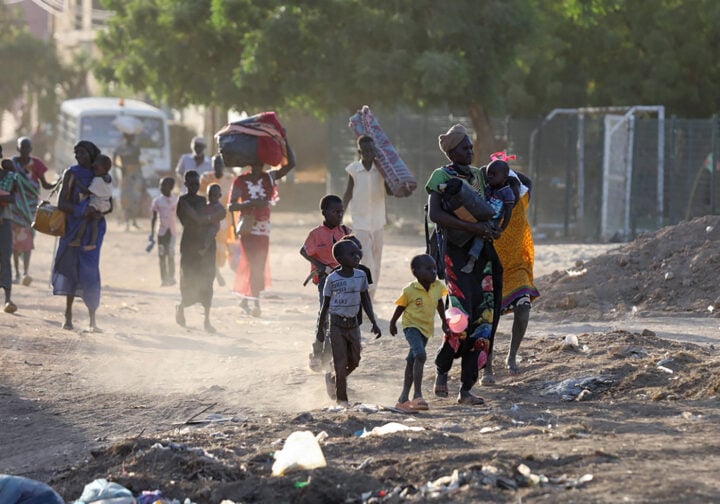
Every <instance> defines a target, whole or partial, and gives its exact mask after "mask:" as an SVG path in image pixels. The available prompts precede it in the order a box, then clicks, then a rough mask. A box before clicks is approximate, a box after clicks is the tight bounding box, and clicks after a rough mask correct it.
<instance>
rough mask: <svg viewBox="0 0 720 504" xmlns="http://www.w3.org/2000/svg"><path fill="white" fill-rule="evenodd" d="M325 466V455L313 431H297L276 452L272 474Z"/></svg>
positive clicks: (280, 474)
mask: <svg viewBox="0 0 720 504" xmlns="http://www.w3.org/2000/svg"><path fill="white" fill-rule="evenodd" d="M325 466H327V462H326V461H325V456H324V455H323V452H322V448H320V444H319V443H318V441H317V439H316V438H315V436H314V435H313V433H312V432H310V431H295V432H293V433H292V434H290V435H289V436H288V438H287V440H286V441H285V445H284V446H283V448H282V450H280V451H277V452H275V462H274V463H273V466H272V474H273V476H282V475H283V474H285V473H288V472H291V471H297V470H300V469H315V468H317V467H325Z"/></svg>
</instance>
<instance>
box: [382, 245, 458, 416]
mask: <svg viewBox="0 0 720 504" xmlns="http://www.w3.org/2000/svg"><path fill="white" fill-rule="evenodd" d="M410 269H411V271H412V274H413V276H414V277H415V278H416V281H414V282H410V283H409V284H407V285H406V286H405V288H403V291H402V294H401V295H400V297H399V298H397V300H396V301H395V304H396V305H397V307H396V308H395V313H393V316H392V318H391V319H390V334H391V335H393V336H395V335H396V334H397V321H398V319H399V318H400V315H402V327H403V332H404V333H405V339H406V340H407V342H408V345H409V346H410V351H409V352H408V354H407V357H406V358H405V378H404V380H403V388H402V392H401V393H400V397H399V398H398V402H397V404H396V405H395V407H396V408H398V409H400V410H402V411H417V410H427V409H428V403H427V401H425V399H424V398H423V395H422V379H423V368H424V366H425V361H426V360H427V353H426V352H425V347H426V346H427V342H428V339H430V337H431V336H432V335H433V331H434V327H433V325H434V324H433V321H434V318H435V314H434V312H435V311H437V313H438V314H439V315H440V320H442V328H443V332H447V331H448V327H447V321H446V320H445V308H444V306H443V297H444V296H446V295H447V289H446V288H445V285H444V284H443V283H442V282H440V281H439V280H438V279H437V265H436V264H435V260H434V259H433V258H432V256H429V255H428V254H420V255H416V256H415V257H413V258H412V261H410ZM411 387H414V389H415V390H414V393H413V399H412V401H411V400H410V388H411Z"/></svg>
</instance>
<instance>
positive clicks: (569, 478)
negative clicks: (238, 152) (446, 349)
mask: <svg viewBox="0 0 720 504" xmlns="http://www.w3.org/2000/svg"><path fill="white" fill-rule="evenodd" d="M316 220H317V217H316V216H315V214H292V213H282V212H277V213H276V214H275V215H274V220H273V222H274V229H273V235H272V241H271V268H272V278H273V284H272V287H271V288H270V289H269V290H268V292H266V295H265V297H264V299H263V316H262V317H261V318H252V317H250V316H248V315H246V314H244V312H243V311H242V310H241V309H240V308H239V306H238V300H237V298H236V297H235V296H234V295H233V294H232V293H231V292H230V291H229V289H228V287H225V288H220V287H217V286H216V295H215V301H214V307H213V311H212V320H213V324H214V325H215V327H216V328H217V329H218V333H217V334H213V335H209V334H207V333H205V332H204V331H203V330H202V312H201V308H200V307H199V306H197V307H194V308H190V309H187V310H186V316H187V319H188V328H186V329H183V328H180V327H178V326H177V325H176V324H175V321H174V305H175V303H176V302H177V300H178V297H179V294H178V291H177V288H176V287H160V286H159V284H160V280H159V273H158V268H157V258H156V256H155V254H154V251H153V253H151V254H147V253H146V252H145V250H144V246H145V239H146V236H147V231H146V229H143V230H133V231H130V232H125V231H124V228H122V227H121V226H120V225H118V224H117V223H115V222H112V223H110V225H109V232H108V235H107V237H106V242H105V246H104V248H103V251H102V264H101V271H102V278H103V293H102V301H101V307H100V309H99V311H98V325H99V326H100V327H101V328H102V329H103V330H104V332H103V333H102V334H94V333H87V332H83V331H82V330H81V329H80V328H82V327H85V326H86V325H87V313H86V311H85V310H84V307H83V306H82V304H81V303H76V311H75V312H76V314H75V325H76V327H77V328H78V329H76V330H75V331H64V330H62V329H61V324H62V313H63V309H64V299H63V298H60V297H53V296H51V295H50V293H49V292H50V291H49V289H48V285H47V279H48V277H49V269H50V260H51V256H52V250H53V240H52V239H51V238H49V237H45V236H40V237H38V240H37V250H36V251H35V253H34V256H33V261H32V266H31V269H32V272H31V274H32V275H33V277H34V282H33V283H32V284H31V285H30V286H29V287H24V286H17V287H16V288H15V290H14V296H13V297H14V300H15V302H16V304H17V305H18V306H19V308H20V309H19V311H18V312H17V313H16V314H15V315H12V316H11V315H6V314H2V316H0V352H1V353H0V397H1V398H2V399H1V400H0V472H5V473H11V474H19V475H24V476H28V477H31V478H36V479H39V480H41V481H45V482H49V483H50V484H51V485H53V487H54V488H56V490H58V491H59V492H60V493H61V494H62V495H63V497H64V498H65V499H67V500H72V499H75V498H77V497H79V495H80V493H81V491H82V486H83V484H85V483H89V482H90V481H91V480H92V479H94V478H95V477H100V476H103V477H107V476H110V477H112V478H113V479H115V480H117V481H119V482H120V483H122V484H124V485H126V486H128V487H129V488H132V489H133V491H136V492H139V491H140V490H143V489H154V488H158V487H159V488H161V489H162V490H163V491H164V492H165V493H166V495H169V496H172V497H177V498H181V497H183V498H184V497H185V496H188V497H191V498H192V499H193V500H195V501H196V502H220V500H221V499H222V498H223V497H226V498H231V499H233V500H235V501H237V502H271V501H276V502H280V501H282V502H290V501H293V502H342V501H345V499H350V500H351V501H353V499H354V501H357V502H361V501H363V499H365V500H367V498H368V494H366V495H365V497H364V498H363V494H364V493H366V492H373V493H372V495H374V496H376V497H377V496H380V497H379V498H380V499H383V498H385V499H391V498H392V499H396V500H395V501H397V500H399V499H400V498H401V497H400V495H399V493H400V492H401V491H404V492H405V496H406V497H407V498H408V499H415V498H416V499H424V498H429V497H431V496H432V495H433V494H432V492H433V491H436V493H437V495H440V496H441V497H443V498H445V499H446V500H452V501H454V502H477V501H478V500H480V499H486V500H488V501H497V502H506V501H519V500H520V499H522V500H523V502H532V501H535V500H540V499H550V500H551V501H553V502H617V501H620V500H625V501H628V502H650V501H653V502H678V501H685V502H708V501H713V500H717V499H720V490H719V489H718V486H717V483H716V474H717V472H718V471H719V470H720V435H719V434H718V430H717V425H718V421H719V420H720V418H718V417H719V415H718V399H717V394H718V384H719V383H720V379H719V378H718V376H719V373H720V372H719V371H718V365H717V364H718V353H717V351H716V350H715V349H714V347H711V346H710V345H711V344H714V345H717V343H718V335H719V333H720V329H719V327H718V326H719V325H720V322H719V321H718V319H717V318H708V317H706V316H703V315H702V314H698V315H697V316H694V317H682V318H681V317H677V316H671V317H657V316H656V314H647V315H648V316H646V314H644V313H639V314H635V315H634V316H631V314H629V315H628V317H626V318H620V319H616V320H612V321H582V322H579V321H576V320H573V319H565V318H564V317H563V316H562V314H560V315H558V314H555V313H552V314H551V313H543V312H542V310H536V311H535V313H534V314H533V318H532V319H531V326H530V331H529V335H528V340H527V342H526V344H525V345H524V346H523V348H522V349H521V352H520V356H521V359H522V361H521V364H522V365H523V368H524V369H525V372H524V373H523V374H522V375H520V376H518V377H514V376H508V375H507V374H505V373H504V371H502V369H501V366H500V365H499V364H501V360H502V358H501V356H502V354H503V353H504V352H505V351H506V349H507V344H508V333H509V325H510V323H511V318H508V319H507V320H505V319H504V320H503V321H502V323H501V327H500V332H499V336H498V343H497V348H498V352H499V354H498V356H497V357H496V365H497V367H498V368H500V371H499V372H498V377H497V378H498V384H497V386H495V387H492V388H485V389H483V390H481V391H480V393H481V394H482V395H483V396H484V397H485V398H486V400H487V406H486V407H483V408H476V409H471V408H467V407H461V406H458V405H455V404H454V403H453V401H452V400H450V399H445V400H441V399H437V398H434V397H432V393H431V380H432V378H433V371H432V366H431V365H430V364H429V365H428V368H427V372H426V377H427V378H426V396H428V399H429V401H430V408H431V409H430V411H429V412H428V413H425V414H421V415H417V416H415V417H412V418H408V417H405V416H399V415H396V414H390V413H385V412H381V411H376V410H373V407H362V406H356V407H355V408H354V409H351V410H348V411H337V410H336V409H333V408H330V409H328V407H330V406H332V405H333V403H332V402H331V401H330V400H329V399H328V398H327V396H326V394H325V392H324V384H323V380H322V375H319V374H313V373H311V372H310V371H308V369H307V365H306V363H307V353H308V352H309V350H310V343H311V341H312V338H313V334H314V326H315V314H316V308H317V306H316V304H317V297H316V296H317V293H316V290H315V288H314V287H312V286H307V287H302V285H301V283H302V280H303V279H304V278H305V276H306V274H307V271H308V265H307V263H306V262H305V261H304V260H303V259H302V258H301V257H300V256H299V254H298V249H299V247H300V245H301V243H302V241H303V239H304V237H305V235H306V233H307V231H308V230H309V229H310V228H311V227H313V226H314V225H316ZM142 225H144V226H145V227H146V228H147V226H148V223H147V222H142ZM386 241H387V246H386V248H385V254H384V262H383V271H382V276H381V278H380V282H379V289H378V292H377V295H376V303H375V305H376V313H377V314H378V315H379V318H380V319H381V328H382V330H383V337H382V338H381V339H379V340H374V339H372V338H371V336H369V334H366V338H367V339H365V340H364V353H363V360H362V362H361V364H360V368H359V369H358V371H357V372H356V373H354V374H353V375H352V376H351V378H350V388H351V390H350V400H351V402H356V403H360V404H365V405H375V406H377V405H391V404H394V403H395V401H396V399H397V395H398V394H399V391H400V386H401V380H402V366H403V363H402V358H403V356H404V353H405V352H406V343H405V342H404V340H403V339H402V338H397V337H396V338H393V337H391V336H390V335H389V332H388V330H387V321H388V319H389V317H390V315H391V314H392V312H393V309H394V307H393V304H392V302H393V300H394V299H395V297H396V296H397V294H398V293H399V292H400V289H401V287H402V286H403V285H404V284H405V283H407V282H408V281H410V279H411V276H410V271H409V260H410V258H411V257H412V256H413V255H414V254H416V253H420V252H422V251H423V250H424V243H423V237H422V236H421V235H419V234H418V235H393V234H390V235H389V236H388V237H387V239H386ZM608 248H610V246H606V245H584V246H583V245H542V244H540V245H538V247H537V268H536V273H537V276H541V275H543V274H547V273H551V272H552V271H554V270H556V269H564V268H570V267H572V266H573V265H574V264H575V261H577V260H578V259H583V260H587V259H589V258H591V257H592V256H594V255H597V254H599V253H602V252H604V251H605V250H606V249H608ZM223 273H224V274H225V277H226V279H227V280H228V283H229V284H231V282H232V274H231V272H230V271H229V270H225V271H224V272H223ZM650 315H651V316H650ZM644 330H647V331H645V333H644V334H642V333H643V331H644ZM568 334H574V335H576V336H578V338H579V340H580V346H579V348H578V349H576V350H564V349H563V348H562V345H561V342H562V340H563V339H564V338H565V337H566V336H567V335H568ZM665 338H669V339H672V340H677V341H681V343H674V342H671V341H667V340H665ZM436 344H437V341H432V340H431V342H430V344H429V348H430V347H434V346H435V345H436ZM667 358H671V359H673V361H671V362H672V364H668V365H667V366H666V367H667V368H668V369H671V370H672V371H673V372H672V373H668V372H666V371H662V370H660V371H658V368H657V366H656V363H657V362H658V361H659V360H661V359H667ZM457 367H459V366H456V368H457ZM454 371H455V369H454ZM587 377H590V378H598V377H609V378H608V380H610V382H609V383H607V384H605V385H603V384H602V383H601V382H598V383H596V384H595V385H597V388H596V389H594V390H593V391H592V393H591V394H590V395H588V396H586V397H585V398H586V399H588V400H584V401H564V400H562V398H561V397H560V396H558V395H557V394H555V393H553V392H548V390H551V389H552V385H557V384H558V382H560V381H562V380H564V379H573V378H587ZM451 378H452V379H451V383H450V386H451V387H456V386H457V381H456V380H457V376H454V375H453V376H452V377H451ZM301 413H306V414H305V415H301ZM208 415H214V416H212V417H208ZM191 418H194V419H206V420H207V423H205V424H203V425H201V426H199V427H191V426H188V425H184V422H186V420H188V419H191ZM213 419H214V420H218V419H220V421H214V422H210V420H213ZM229 419H232V420H229ZM390 421H397V422H403V423H405V424H407V425H414V426H421V427H424V428H425V430H424V431H421V432H413V433H411V434H401V435H394V436H388V437H382V438H357V437H356V436H354V433H355V432H356V431H358V430H362V429H367V430H370V429H371V428H372V427H374V426H377V425H382V424H384V423H387V422H390ZM178 424H180V425H178ZM305 429H307V430H311V431H313V432H314V433H315V434H317V433H318V432H320V431H322V430H324V431H326V432H327V433H328V434H329V437H328V439H327V440H326V441H325V444H324V446H323V450H324V451H325V456H326V458H327V460H328V468H326V469H319V470H315V471H313V473H312V481H311V483H310V484H309V485H307V486H305V487H303V488H301V489H297V488H295V487H294V486H293V485H294V482H297V481H300V480H303V481H305V480H307V474H306V473H296V474H297V475H293V476H292V477H291V478H271V477H269V467H270V465H271V463H272V459H271V458H270V457H269V454H270V453H271V452H273V451H275V450H276V449H277V447H278V444H277V443H276V442H277V440H280V439H284V438H286V437H287V435H288V434H289V433H290V432H292V431H294V430H305ZM156 441H157V442H161V443H165V444H168V443H169V442H170V441H172V442H175V443H185V444H186V445H187V446H193V447H200V448H202V449H204V450H205V452H206V453H207V454H209V455H211V457H209V458H208V457H205V458H203V457H204V456H201V455H197V453H195V452H188V451H185V452H180V451H178V452H173V453H172V457H171V456H170V455H169V454H168V453H169V452H167V451H166V452H163V453H164V455H161V454H160V452H159V451H158V449H157V448H155V449H153V448H152V445H153V443H154V442H156ZM170 451H172V450H170ZM93 454H94V455H93ZM363 464H364V465H363ZM455 469H457V470H458V471H459V472H458V478H460V482H459V483H458V484H457V485H456V486H457V487H458V488H459V489H456V490H453V489H444V487H443V488H441V487H442V485H441V484H438V485H437V488H435V487H427V488H425V487H424V486H426V484H427V483H428V482H432V481H435V480H437V479H438V478H440V477H443V476H448V477H449V476H451V475H452V473H453V470H455ZM586 474H591V475H592V478H590V477H585V478H584V479H582V477H583V476H584V475H586ZM456 479H457V478H456ZM171 481H173V483H171ZM433 488H435V490H433ZM393 489H395V494H393V493H392V492H393ZM380 492H386V493H385V494H382V495H384V496H385V497H382V496H381V494H380ZM393 495H394V496H393ZM388 496H390V497H388ZM389 501H392V500H389Z"/></svg>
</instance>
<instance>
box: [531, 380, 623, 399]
mask: <svg viewBox="0 0 720 504" xmlns="http://www.w3.org/2000/svg"><path fill="white" fill-rule="evenodd" d="M613 383H614V380H613V379H612V378H611V377H609V376H585V377H582V378H568V379H567V380H563V381H561V382H548V383H546V384H545V385H544V386H543V390H542V391H541V392H540V395H543V396H547V395H558V396H560V397H561V398H562V399H563V400H564V401H574V400H575V399H576V398H577V397H578V395H579V394H580V393H581V392H582V391H583V390H589V391H590V392H598V391H604V390H607V389H608V388H610V385H612V384H613Z"/></svg>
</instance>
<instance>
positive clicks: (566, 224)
mask: <svg viewBox="0 0 720 504" xmlns="http://www.w3.org/2000/svg"><path fill="white" fill-rule="evenodd" d="M571 124H572V123H571V122H570V121H567V126H566V131H567V135H566V137H565V152H566V155H565V212H564V213H565V215H564V218H563V236H564V237H565V238H567V237H568V236H570V194H572V186H573V183H572V162H571V160H570V156H569V155H567V153H569V152H570V146H571V145H572V144H573V141H572V127H571V126H570V125H571Z"/></svg>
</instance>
